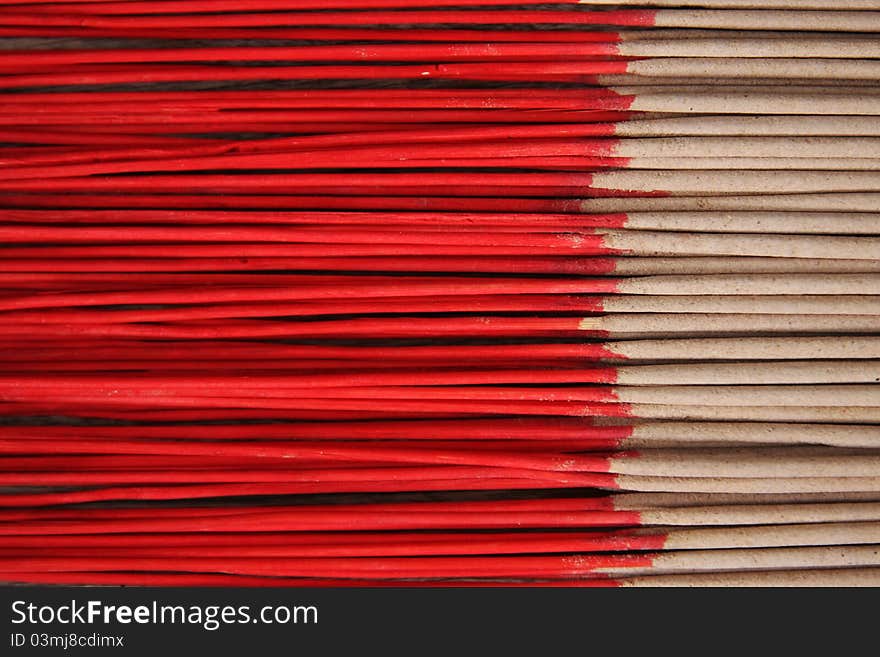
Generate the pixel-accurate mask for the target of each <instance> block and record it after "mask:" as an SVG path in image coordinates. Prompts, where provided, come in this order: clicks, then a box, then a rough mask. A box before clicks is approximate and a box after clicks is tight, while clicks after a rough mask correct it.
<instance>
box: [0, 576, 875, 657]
mask: <svg viewBox="0 0 880 657" xmlns="http://www.w3.org/2000/svg"><path fill="white" fill-rule="evenodd" d="M865 593H867V594H868V595H862V594H861V592H857V591H852V590H849V591H846V590H824V591H804V590H797V591H796V590H769V589H763V590H757V589H755V590H683V589H679V590H662V591H661V590H643V591H632V590H631V591H624V590H608V589H602V590H590V589H469V588H456V589H388V588H382V589H364V588H362V589H172V588H164V589H162V588H104V587H82V588H48V587H46V588H41V587H28V586H22V587H5V588H2V589H0V595H2V607H3V611H2V618H3V629H4V635H3V637H2V648H0V655H34V654H46V653H48V654H62V653H64V654H68V653H72V654H93V653H94V654H106V655H153V656H155V655H157V654H160V653H158V651H162V652H163V653H166V654H192V651H194V650H198V651H202V654H204V655H213V654H224V655H225V654H231V655H249V654H254V655H294V654H343V651H345V652H351V651H356V652H358V653H360V652H364V651H367V652H368V654H373V653H377V654H378V653H379V651H381V654H383V655H384V654H389V653H390V654H405V655H420V654H423V653H428V654H432V653H436V652H437V651H438V650H443V651H449V652H451V653H454V654H475V653H476V652H477V651H479V652H480V653H485V654H491V655H495V654H499V655H501V654H509V653H515V654H533V655H547V654H553V653H558V652H559V651H565V652H569V651H572V650H576V651H577V653H578V654H594V653H596V652H597V651H599V650H602V651H606V650H610V651H614V653H615V654H616V653H618V652H619V651H620V650H623V651H624V654H636V653H634V652H631V651H636V650H638V651H645V652H647V651H650V652H651V653H652V654H666V653H668V652H669V653H672V654H678V651H679V650H680V649H683V648H686V647H688V646H690V647H697V648H699V647H700V646H702V647H703V648H704V649H720V648H723V647H726V648H730V647H731V646H734V645H742V646H745V647H750V651H751V650H753V649H755V648H757V647H758V646H760V647H761V648H762V650H761V652H763V651H764V650H763V649H764V648H770V647H771V646H772V645H774V644H775V643H777V642H778V645H780V647H783V646H784V647H785V649H786V651H787V650H790V649H791V648H792V647H793V645H795V644H796V643H798V642H800V641H804V642H807V643H809V644H810V645H812V646H813V647H816V646H818V645H820V642H821V641H822V640H824V639H829V638H832V637H833V639H834V643H835V646H836V649H837V651H838V652H839V651H840V650H841V648H843V647H844V646H845V645H846V644H848V643H850V642H852V643H853V644H855V642H856V641H857V632H858V631H859V630H861V631H863V632H868V633H871V634H873V626H872V623H873V618H874V617H875V616H876V613H875V600H874V595H875V594H874V592H873V591H865ZM868 645H870V644H868ZM551 651H552V653H551Z"/></svg>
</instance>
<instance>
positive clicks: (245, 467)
mask: <svg viewBox="0 0 880 657" xmlns="http://www.w3.org/2000/svg"><path fill="white" fill-rule="evenodd" d="M828 4H829V3H824V2H818V1H817V0H699V1H689V0H653V1H652V0H638V1H636V0H633V1H619V0H617V1H614V2H612V1H611V0H607V1H606V0H596V1H594V2H583V1H580V0H571V1H569V2H559V3H556V4H555V5H554V6H553V7H552V8H547V5H543V4H538V3H520V4H512V3H510V2H509V1H508V0H470V1H468V2H463V0H442V1H437V0H435V1H433V2H422V1H414V0H321V1H320V2H318V1H314V2H312V1H310V0H309V1H307V0H259V1H255V2H241V1H240V0H160V1H158V2H143V1H142V0H124V1H118V0H67V1H66V2H63V3H61V2H57V3H56V2H53V1H52V0H49V1H42V0H29V1H28V2H24V0H0V49H2V57H0V94H2V102H0V581H3V582H8V583H32V584H83V585H86V584H105V585H106V584H110V585H135V586H138V585H142V586H147V585H158V586H174V585H178V586H196V585H202V586H229V585H240V586H385V585H389V586H438V585H440V586H634V587H646V586H853V585H875V586H876V585H880V394H878V390H880V389H878V387H877V386H878V381H880V120H878V118H880V93H878V90H877V82H878V81H880V2H878V1H877V0H841V1H840V2H836V3H833V8H829V7H828Z"/></svg>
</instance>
